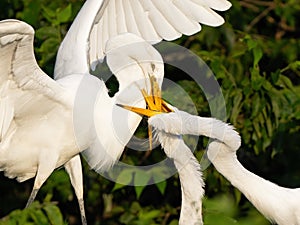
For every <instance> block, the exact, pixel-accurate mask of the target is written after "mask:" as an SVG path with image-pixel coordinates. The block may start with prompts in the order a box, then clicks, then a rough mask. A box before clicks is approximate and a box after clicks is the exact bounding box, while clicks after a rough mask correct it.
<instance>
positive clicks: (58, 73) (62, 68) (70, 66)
mask: <svg viewBox="0 0 300 225" xmlns="http://www.w3.org/2000/svg"><path fill="white" fill-rule="evenodd" d="M102 4H103V0H87V1H86V2H85V3H84V5H83V6H82V8H81V10H80V11H79V13H78V15H77V16H76V18H75V20H74V22H73V23H72V25H71V27H70V29H69V31H68V32H67V34H66V36H65V38H64V40H63V42H62V43H61V46H60V48H59V50H58V53H57V59H56V64H55V71H54V77H55V79H58V78H61V77H63V76H66V75H70V74H74V73H77V74H83V73H86V72H88V71H89V66H88V58H87V52H88V38H89V35H90V32H91V28H92V25H93V23H94V20H95V18H96V15H97V13H98V12H99V10H100V8H101V6H102Z"/></svg>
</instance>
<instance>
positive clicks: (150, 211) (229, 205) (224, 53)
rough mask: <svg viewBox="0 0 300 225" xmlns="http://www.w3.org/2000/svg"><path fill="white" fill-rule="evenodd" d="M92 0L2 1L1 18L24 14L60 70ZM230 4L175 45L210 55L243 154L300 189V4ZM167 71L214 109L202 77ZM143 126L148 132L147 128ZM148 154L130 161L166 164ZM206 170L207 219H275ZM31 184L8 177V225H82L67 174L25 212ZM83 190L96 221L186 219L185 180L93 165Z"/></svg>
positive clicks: (2, 183) (200, 104)
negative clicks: (61, 55) (58, 58)
mask: <svg viewBox="0 0 300 225" xmlns="http://www.w3.org/2000/svg"><path fill="white" fill-rule="evenodd" d="M83 2H84V1H83V0H65V1H59V0H1V1H0V19H7V18H17V19H21V20H24V21H26V22H28V23H29V24H31V25H32V26H33V27H34V28H35V30H36V40H35V51H36V56H37V59H38V62H39V64H40V66H41V67H42V68H43V69H44V70H45V71H46V72H47V73H48V74H52V73H53V67H54V62H55V55H56V52H57V49H58V46H59V44H60V42H61V41H62V39H63V37H64V35H65V34H66V31H67V29H68V27H69V26H70V24H71V23H72V21H73V19H74V17H75V15H76V14H77V12H78V10H79V9H80V7H81V6H82V4H83ZM231 2H232V4H233V6H232V8H231V9H230V10H229V11H227V12H224V13H222V14H223V15H224V17H225V19H226V23H225V24H224V25H223V26H221V27H219V28H210V27H207V26H203V30H202V31H201V32H200V33H199V34H197V35H194V36H192V37H182V38H181V39H179V40H177V41H175V42H176V43H178V44H180V45H182V46H185V47H186V48H189V49H190V50H192V51H193V52H194V53H195V54H197V55H198V56H199V57H201V58H202V59H203V60H204V61H205V62H206V63H207V64H208V65H209V67H210V68H211V69H212V71H213V72H214V74H215V76H216V77H217V80H218V82H219V84H220V86H221V88H222V92H223V95H224V97H225V101H226V109H227V118H226V119H227V121H229V122H231V123H232V124H233V125H234V126H235V127H236V128H237V130H238V131H239V132H240V134H241V136H242V140H243V143H242V147H241V149H240V150H239V151H238V156H239V160H240V161H241V162H242V164H243V165H244V166H245V167H246V168H248V169H249V170H251V171H253V172H255V173H256V174H258V175H260V176H262V177H264V178H266V179H269V180H271V181H273V182H276V183H278V184H279V185H283V186H286V187H299V186H300V165H299V163H298V162H299V159H300V145H299V139H300V131H299V130H300V78H299V76H300V60H299V54H300V24H299V23H300V4H299V1H298V0H284V1H279V0H275V1H269V0H242V1H236V0H233V1H231ZM166 76H167V77H168V78H170V79H172V80H175V81H176V82H177V84H178V85H180V86H181V87H182V88H183V89H184V90H185V91H186V92H187V93H188V94H189V96H191V97H192V99H193V102H194V103H195V104H196V109H197V111H198V114H199V115H210V111H209V107H208V102H207V100H206V99H205V96H204V95H203V93H202V90H201V89H199V87H198V86H197V85H196V84H195V82H194V81H193V80H191V79H190V78H189V77H188V76H186V75H185V74H184V73H182V72H181V71H176V70H174V69H172V68H170V69H168V70H167V71H166ZM174 104H175V105H176V106H177V107H179V108H181V106H184V105H180V104H181V103H179V104H176V102H174ZM144 125H145V123H144ZM139 132H140V133H142V134H139V135H145V133H146V131H145V129H142V128H141V129H139ZM206 142H207V140H206V139H203V138H200V139H199V142H198V147H197V151H196V152H195V154H196V156H197V157H198V159H199V160H200V159H201V157H202V155H203V149H205V147H206V145H205V143H206ZM144 155H145V153H142V152H139V153H137V152H135V151H134V152H133V151H130V150H129V149H126V150H125V153H124V156H123V159H122V160H123V161H124V162H127V163H133V164H135V165H137V164H150V163H153V162H158V161H159V160H161V158H162V157H163V154H162V153H161V151H160V150H154V151H152V153H151V154H150V155H149V156H147V157H144ZM141 158H143V160H142V162H141V160H140V159H141ZM204 176H205V179H206V197H205V200H204V209H203V211H204V221H205V224H212V225H213V224H219V225H226V224H228V225H229V224H230V225H231V224H241V225H250V224H251V225H252V224H256V225H264V224H270V223H269V222H268V221H266V220H265V219H264V218H263V217H262V216H261V215H260V214H259V213H258V212H257V211H256V210H255V209H254V208H253V206H252V205H251V204H250V203H249V202H248V201H247V200H246V199H245V197H244V196H242V195H241V193H240V192H239V191H238V190H236V189H235V188H233V187H232V186H231V185H230V184H229V182H228V181H226V180H225V179H224V178H223V177H222V176H221V175H220V174H218V173H217V172H216V171H215V169H214V168H213V167H212V166H210V167H209V168H208V169H206V170H205V171H204ZM131 179H132V177H129V182H130V180H131ZM129 182H128V183H129ZM32 185H33V180H30V181H26V182H24V183H21V184H19V183H17V182H16V181H15V180H10V179H8V178H6V177H4V175H3V173H1V174H0V197H1V201H0V217H2V219H1V220H0V224H1V225H2V224H22V225H23V224H80V216H79V215H80V214H79V209H78V206H77V201H76V197H75V194H74V192H73V190H72V188H71V185H70V182H69V178H68V176H67V175H66V173H65V171H64V170H57V171H56V172H55V173H53V174H52V175H51V177H50V178H49V179H48V180H47V182H46V183H45V184H44V186H43V187H42V189H41V190H40V192H39V193H38V196H37V199H36V200H37V201H35V203H34V204H33V205H32V206H31V207H29V208H28V209H25V210H22V209H23V207H24V206H25V204H26V201H27V198H28V197H29V194H30V191H31V188H32ZM84 191H85V194H84V196H85V205H86V213H87V219H88V222H89V224H95V225H96V224H106V225H115V224H130V225H134V224H136V225H143V224H147V225H148V224H151V225H154V224H161V225H175V224H177V223H178V216H179V212H180V186H179V181H178V177H177V176H176V175H175V176H173V177H172V178H170V179H168V180H167V181H164V182H161V183H159V184H157V185H150V186H145V187H136V188H135V187H132V186H120V185H117V184H115V183H113V182H111V181H108V180H107V179H105V178H103V177H101V176H100V175H98V174H96V173H94V172H93V171H90V170H89V168H88V166H87V165H86V164H85V163H84ZM283 207H284V206H283Z"/></svg>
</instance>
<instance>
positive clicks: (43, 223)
mask: <svg viewBox="0 0 300 225" xmlns="http://www.w3.org/2000/svg"><path fill="white" fill-rule="evenodd" d="M34 224H36V225H48V224H55V225H64V224H65V223H64V221H63V217H62V214H61V212H60V210H59V208H58V207H57V206H56V205H54V204H53V203H51V202H45V203H43V204H40V203H38V202H37V201H36V202H34V203H32V204H31V205H30V207H28V208H26V209H23V210H15V211H13V212H11V213H10V214H9V215H7V216H6V217H4V218H2V219H1V220H0V225H34Z"/></svg>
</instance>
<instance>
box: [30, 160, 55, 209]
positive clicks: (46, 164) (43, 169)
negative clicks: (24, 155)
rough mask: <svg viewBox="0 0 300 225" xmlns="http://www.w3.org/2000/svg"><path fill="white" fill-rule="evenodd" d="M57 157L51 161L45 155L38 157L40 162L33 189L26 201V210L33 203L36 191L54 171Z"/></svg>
mask: <svg viewBox="0 0 300 225" xmlns="http://www.w3.org/2000/svg"><path fill="white" fill-rule="evenodd" d="M56 161H57V157H55V156H52V158H51V160H49V157H48V155H47V154H45V155H43V154H42V155H41V156H40V161H39V165H38V171H37V174H36V177H35V180H34V184H33V188H32V191H31V194H30V197H29V199H28V201H27V204H26V208H27V207H28V206H29V205H30V204H31V203H32V202H33V201H34V199H35V197H36V195H37V193H38V191H39V190H40V188H41V186H42V185H43V183H44V182H45V181H46V180H47V179H48V177H49V176H50V175H51V173H52V172H53V171H54V169H55V165H56Z"/></svg>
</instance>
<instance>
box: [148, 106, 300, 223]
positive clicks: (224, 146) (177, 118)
mask: <svg viewBox="0 0 300 225" xmlns="http://www.w3.org/2000/svg"><path fill="white" fill-rule="evenodd" d="M149 124H150V125H151V126H153V127H154V128H155V129H156V130H157V131H158V132H159V133H162V134H164V133H165V132H166V133H168V134H176V135H180V134H192V135H204V136H207V137H210V138H213V139H215V140H214V141H212V142H211V143H210V144H209V145H208V151H207V156H208V158H209V160H210V161H211V162H212V163H213V165H214V166H215V168H216V169H217V170H218V171H219V172H220V173H221V174H222V175H223V176H225V177H226V178H227V179H228V180H229V181H230V182H231V184H232V185H233V186H235V187H236V188H238V189H239V190H240V191H241V192H242V193H243V194H244V195H245V196H246V197H247V199H248V200H249V201H250V202H251V203H252V204H253V205H254V206H255V207H256V208H257V209H258V210H259V211H260V212H261V213H262V214H263V215H264V216H265V217H266V218H267V219H269V220H270V221H271V222H272V223H276V224H278V225H299V224H300V208H299V201H300V188H295V189H291V188H285V187H281V186H278V185H276V184H274V183H272V182H270V181H268V180H265V179H264V178H262V177H259V176H257V175H256V174H254V173H252V172H250V171H248V170H247V169H246V168H244V167H243V165H242V164H241V163H240V162H239V161H238V159H237V156H236V151H237V150H238V148H239V147H240V144H241V139H240V136H239V134H238V133H237V132H236V131H235V130H234V128H233V127H232V126H230V125H228V124H226V123H224V122H222V121H219V120H216V119H213V118H203V117H199V116H193V115H190V114H188V113H185V112H182V111H176V112H174V113H168V114H166V113H165V114H159V115H156V116H153V117H151V118H150V119H149ZM162 134H161V135H162ZM163 138H164V137H163Z"/></svg>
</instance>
